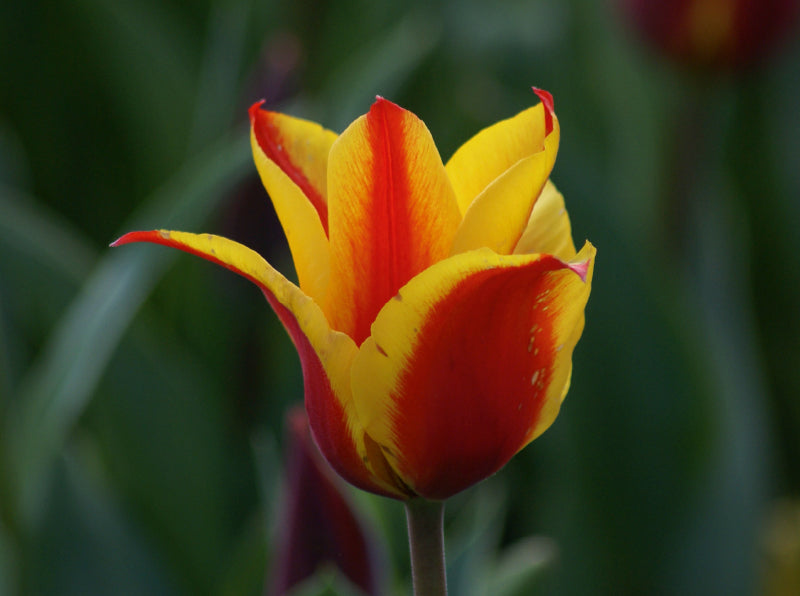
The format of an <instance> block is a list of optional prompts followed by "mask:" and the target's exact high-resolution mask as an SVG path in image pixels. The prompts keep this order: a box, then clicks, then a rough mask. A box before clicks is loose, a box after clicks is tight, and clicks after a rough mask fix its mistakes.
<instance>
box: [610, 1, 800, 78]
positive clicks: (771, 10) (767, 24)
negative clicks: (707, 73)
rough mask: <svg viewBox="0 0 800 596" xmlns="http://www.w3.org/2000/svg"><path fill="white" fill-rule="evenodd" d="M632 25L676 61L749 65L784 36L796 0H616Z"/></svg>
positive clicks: (799, 10) (798, 5) (797, 7)
mask: <svg viewBox="0 0 800 596" xmlns="http://www.w3.org/2000/svg"><path fill="white" fill-rule="evenodd" d="M620 5H621V8H622V9H623V11H624V12H625V13H626V15H627V16H628V17H629V20H630V21H631V22H632V23H633V25H634V26H635V28H636V29H637V30H638V31H639V32H640V33H641V34H643V36H644V37H645V38H646V39H647V40H649V41H650V42H651V43H652V44H653V45H654V46H655V47H656V48H658V49H660V50H662V51H664V52H665V53H667V54H669V55H670V56H672V57H673V58H674V59H675V60H677V61H678V62H679V63H682V64H684V65H687V66H692V67H697V68H711V69H731V68H741V67H745V66H749V65H751V64H753V63H755V62H758V61H759V60H760V59H762V58H763V57H764V56H765V55H767V54H768V53H769V52H770V50H772V48H773V47H774V46H776V45H777V44H778V43H779V42H780V41H782V40H783V39H784V38H787V37H788V34H789V33H790V32H791V30H792V28H793V27H794V25H795V24H796V22H797V16H798V14H800V2H798V0H674V1H670V2H652V1H651V0H621V2H620Z"/></svg>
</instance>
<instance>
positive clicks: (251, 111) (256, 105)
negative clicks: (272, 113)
mask: <svg viewBox="0 0 800 596" xmlns="http://www.w3.org/2000/svg"><path fill="white" fill-rule="evenodd" d="M266 101H267V100H266V99H259V100H258V101H257V102H255V103H254V104H253V105H251V106H250V109H249V110H247V113H248V114H249V115H250V122H251V123H253V122H254V121H255V119H256V117H257V116H258V112H260V111H261V106H263V105H264V104H265V103H266Z"/></svg>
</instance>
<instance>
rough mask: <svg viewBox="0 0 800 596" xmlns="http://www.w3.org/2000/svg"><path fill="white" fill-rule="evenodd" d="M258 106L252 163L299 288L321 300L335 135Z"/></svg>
mask: <svg viewBox="0 0 800 596" xmlns="http://www.w3.org/2000/svg"><path fill="white" fill-rule="evenodd" d="M259 106H260V104H256V105H254V106H253V107H252V108H251V109H250V120H251V134H250V140H251V145H252V148H253V158H254V160H255V164H256V168H257V169H258V173H259V175H260V176H261V181H262V182H263V183H264V187H265V188H266V189H267V192H268V193H269V195H270V198H271V199H272V204H273V205H274V207H275V212H276V213H277V215H278V218H279V219H280V222H281V226H282V227H283V230H284V233H285V234H286V239H287V241H288V243H289V248H290V250H291V251H292V259H293V260H294V264H295V270H296V271H297V277H298V280H299V283H300V287H301V288H302V289H303V291H304V292H305V293H306V294H308V295H309V296H311V297H312V298H314V299H315V300H318V301H319V300H322V299H323V297H324V296H325V295H326V293H327V286H328V279H329V277H330V256H329V249H328V238H327V226H328V206H327V199H326V193H327V186H326V176H327V165H328V153H329V152H330V147H331V145H332V144H333V142H334V141H335V140H336V134H334V133H332V132H331V131H329V130H325V129H323V128H322V127H321V126H319V125H318V124H314V123H313V122H308V121H305V120H300V119H298V118H292V117H290V116H285V115H283V114H278V113H275V112H267V111H264V110H261V109H260V107H259Z"/></svg>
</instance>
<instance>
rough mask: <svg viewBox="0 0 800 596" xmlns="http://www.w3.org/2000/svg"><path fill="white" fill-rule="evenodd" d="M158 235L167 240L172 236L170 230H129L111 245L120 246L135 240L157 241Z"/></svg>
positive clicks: (113, 246)
mask: <svg viewBox="0 0 800 596" xmlns="http://www.w3.org/2000/svg"><path fill="white" fill-rule="evenodd" d="M156 236H159V237H160V238H162V239H164V240H167V239H168V238H169V237H170V233H169V231H168V230H150V231H148V232H128V233H127V234H123V235H122V236H120V237H119V238H117V239H116V240H114V242H112V243H111V244H109V246H110V247H112V248H116V247H118V246H122V245H124V244H132V243H134V242H157V240H154V239H155V237H156Z"/></svg>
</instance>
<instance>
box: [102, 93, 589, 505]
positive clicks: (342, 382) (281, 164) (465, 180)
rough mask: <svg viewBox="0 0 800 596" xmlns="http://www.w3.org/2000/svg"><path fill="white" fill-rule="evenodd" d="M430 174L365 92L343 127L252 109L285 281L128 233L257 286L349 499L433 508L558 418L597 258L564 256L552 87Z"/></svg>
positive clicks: (385, 106)
mask: <svg viewBox="0 0 800 596" xmlns="http://www.w3.org/2000/svg"><path fill="white" fill-rule="evenodd" d="M535 92H536V93H537V95H538V96H539V98H540V100H541V102H540V103H539V104H537V105H535V106H534V107H532V108H529V109H526V110H524V111H522V112H521V113H519V114H518V115H516V116H514V117H512V118H510V119H508V120H504V121H501V122H498V123H496V124H494V125H492V126H490V127H488V128H486V129H485V130H483V131H481V132H480V133H478V134H477V135H476V136H474V137H473V138H472V139H471V140H469V141H467V142H466V143H465V144H464V145H463V146H462V147H461V148H460V149H458V151H456V153H455V154H454V155H453V157H452V158H451V159H450V160H449V161H448V162H447V164H446V165H445V164H443V162H442V159H441V158H440V156H439V153H438V151H437V149H436V145H435V144H434V141H433V139H432V137H431V134H430V132H429V131H428V129H427V128H426V126H425V125H424V124H423V122H422V121H421V120H420V119H419V118H417V117H416V116H415V115H414V114H412V113H411V112H409V111H407V110H405V109H403V108H401V107H399V106H397V105H395V104H394V103H392V102H390V101H388V100H386V99H382V98H380V97H379V98H378V99H377V100H376V101H375V103H374V104H373V105H372V107H371V108H370V110H369V113H367V114H366V115H364V116H362V117H360V118H358V119H357V120H355V122H353V123H352V124H351V125H350V126H349V127H348V128H347V129H346V130H345V131H344V132H343V133H342V134H341V135H338V136H337V135H336V134H335V133H333V132H330V131H328V130H325V129H323V128H322V127H320V126H319V125H317V124H314V123H311V122H308V121H305V120H300V119H297V118H293V117H290V116H287V115H283V114H279V113H275V112H269V111H265V110H263V109H262V108H261V105H260V104H256V105H254V106H253V107H252V108H251V109H250V121H251V124H252V128H251V141H252V148H253V155H254V158H255V163H256V166H257V168H258V171H259V173H260V176H261V179H262V181H263V183H264V186H265V187H266V190H267V192H268V193H269V196H270V197H271V199H272V202H273V204H274V206H275V209H276V212H277V214H278V217H279V219H280V221H281V224H282V226H283V228H284V231H285V233H286V237H287V240H288V244H289V247H290V249H291V252H292V257H293V260H294V264H295V269H296V272H297V277H298V281H299V284H298V285H296V284H294V283H292V282H291V281H289V280H288V279H287V278H286V277H284V276H283V275H281V274H280V273H279V272H278V271H276V270H275V269H274V268H273V267H272V266H271V265H270V264H269V263H267V262H266V261H265V260H264V259H263V258H262V257H261V256H259V255H258V254H257V253H255V252H254V251H252V250H250V249H249V248H247V247H245V246H242V245H240V244H238V243H236V242H233V241H231V240H228V239H225V238H222V237H219V236H214V235H211V234H190V233H185V232H175V231H165V230H160V231H159V230H156V231H148V232H132V233H129V234H126V235H125V236H123V237H122V238H120V239H119V240H117V241H116V242H115V243H114V244H113V246H118V245H121V244H126V243H130V242H138V241H146V242H153V243H157V244H162V245H166V246H171V247H174V248H178V249H181V250H183V251H186V252H189V253H192V254H195V255H198V256H200V257H203V258H205V259H207V260H209V261H212V262H214V263H218V264H220V265H223V266H225V267H227V268H228V269H231V270H233V271H235V272H236V273H238V274H240V275H242V276H244V277H245V278H247V279H249V280H250V281H252V282H253V283H255V284H256V285H257V286H258V287H259V288H260V289H261V291H262V292H263V293H264V295H265V297H266V299H267V301H268V302H269V304H270V305H271V306H272V308H273V309H274V311H275V313H276V314H277V316H278V317H279V319H280V320H281V322H282V323H283V325H284V327H285V328H286V331H287V332H288V334H289V335H290V336H291V338H292V340H293V342H294V345H295V346H296V348H297V351H298V353H299V356H300V360H301V364H302V368H303V378H304V384H305V406H306V410H307V412H308V418H309V423H310V426H311V430H312V433H313V436H314V439H315V440H316V442H317V445H318V446H319V449H320V451H321V452H322V454H323V455H324V456H325V458H326V459H327V461H328V462H329V463H330V465H331V466H332V467H333V468H334V469H335V470H336V471H337V472H338V473H339V474H340V475H341V476H342V477H344V478H345V479H346V480H347V481H349V482H350V483H352V484H354V485H355V486H357V487H360V488H362V489H364V490H367V491H370V492H373V493H377V494H381V495H386V496H389V497H394V498H396V499H401V500H407V499H412V498H415V497H423V498H424V499H429V500H443V499H446V498H447V497H450V496H451V495H453V494H455V493H458V492H459V491H462V490H464V489H466V488H468V487H469V486H471V485H473V484H475V483H477V482H479V481H481V480H482V479H484V478H486V477H488V476H490V475H492V474H493V473H495V472H496V471H497V470H499V469H500V468H501V467H502V466H503V465H505V464H506V462H508V461H509V459H510V458H511V457H513V456H514V454H516V453H517V452H518V451H519V450H520V449H522V448H523V447H524V446H525V445H527V444H528V443H529V442H530V441H532V440H533V439H535V438H536V437H538V436H539V435H540V434H541V433H542V432H544V431H545V429H547V428H548V427H549V426H550V424H551V423H552V422H553V420H554V419H555V417H556V415H557V413H558V411H559V407H560V405H561V402H562V400H563V399H564V396H565V394H566V392H567V388H568V386H569V382H570V375H571V371H572V352H573V349H574V347H575V345H576V343H577V341H578V339H579V337H580V335H581V332H582V330H583V324H584V308H585V305H586V302H587V300H588V297H589V292H590V285H591V277H592V269H593V263H594V254H595V249H594V247H593V246H592V245H591V244H589V243H588V242H587V243H586V245H585V246H584V247H583V248H582V250H581V251H580V252H576V250H575V246H574V244H573V241H572V237H571V231H570V223H569V218H568V216H567V213H566V211H565V208H564V201H563V198H562V196H561V194H560V193H559V192H558V191H557V190H556V189H555V187H554V186H553V184H552V183H551V182H550V181H549V176H550V171H551V170H552V168H553V164H554V162H555V158H556V152H557V150H558V143H559V126H558V119H557V118H556V116H555V114H554V111H553V101H552V97H551V95H550V94H549V93H547V92H545V91H540V90H535Z"/></svg>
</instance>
